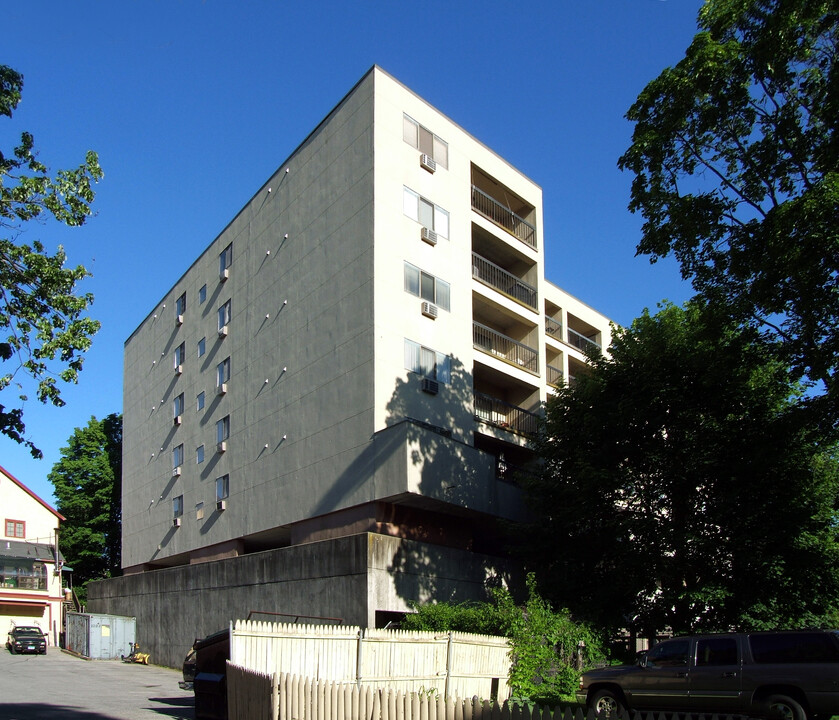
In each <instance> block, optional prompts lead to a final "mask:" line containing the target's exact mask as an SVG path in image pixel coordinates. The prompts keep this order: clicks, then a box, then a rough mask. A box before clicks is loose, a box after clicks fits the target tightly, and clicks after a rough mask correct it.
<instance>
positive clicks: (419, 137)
mask: <svg viewBox="0 0 839 720" xmlns="http://www.w3.org/2000/svg"><path fill="white" fill-rule="evenodd" d="M402 139H403V140H405V142H406V143H408V144H409V145H410V146H411V147H415V148H416V149H417V150H419V151H420V152H421V153H424V154H425V155H428V156H430V157H431V158H433V159H434V162H436V163H437V164H438V165H440V166H441V167H444V168H447V167H448V166H449V145H448V143H447V142H445V141H444V140H441V139H440V138H439V137H437V136H436V135H435V134H434V133H432V132H431V130H429V129H428V128H426V127H423V126H422V125H420V124H419V123H418V122H417V121H416V120H414V119H413V118H412V117H410V116H409V115H403V116H402Z"/></svg>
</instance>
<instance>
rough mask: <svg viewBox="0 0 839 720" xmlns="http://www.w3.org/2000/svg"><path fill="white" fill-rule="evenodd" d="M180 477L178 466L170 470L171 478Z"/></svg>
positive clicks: (179, 467)
mask: <svg viewBox="0 0 839 720" xmlns="http://www.w3.org/2000/svg"><path fill="white" fill-rule="evenodd" d="M180 476H181V466H180V465H178V467H176V468H172V477H180Z"/></svg>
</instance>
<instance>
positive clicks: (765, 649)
mask: <svg viewBox="0 0 839 720" xmlns="http://www.w3.org/2000/svg"><path fill="white" fill-rule="evenodd" d="M749 645H751V648H752V657H753V658H754V661H755V662H756V663H760V664H761V665H763V664H776V663H777V664H788V663H789V664H791V663H796V664H798V663H835V662H839V648H837V645H836V641H835V640H834V639H833V638H832V637H830V633H821V632H788V633H774V634H772V635H749Z"/></svg>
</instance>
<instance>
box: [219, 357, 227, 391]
mask: <svg viewBox="0 0 839 720" xmlns="http://www.w3.org/2000/svg"><path fill="white" fill-rule="evenodd" d="M229 381H230V358H229V357H228V358H224V360H222V361H221V362H220V363H219V364H218V366H217V367H216V387H221V386H222V385H224V383H226V382H229Z"/></svg>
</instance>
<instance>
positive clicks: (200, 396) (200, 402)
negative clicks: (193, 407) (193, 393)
mask: <svg viewBox="0 0 839 720" xmlns="http://www.w3.org/2000/svg"><path fill="white" fill-rule="evenodd" d="M197 401H198V409H199V410H203V409H204V391H203V390H202V391H201V392H200V393H198V397H197Z"/></svg>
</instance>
